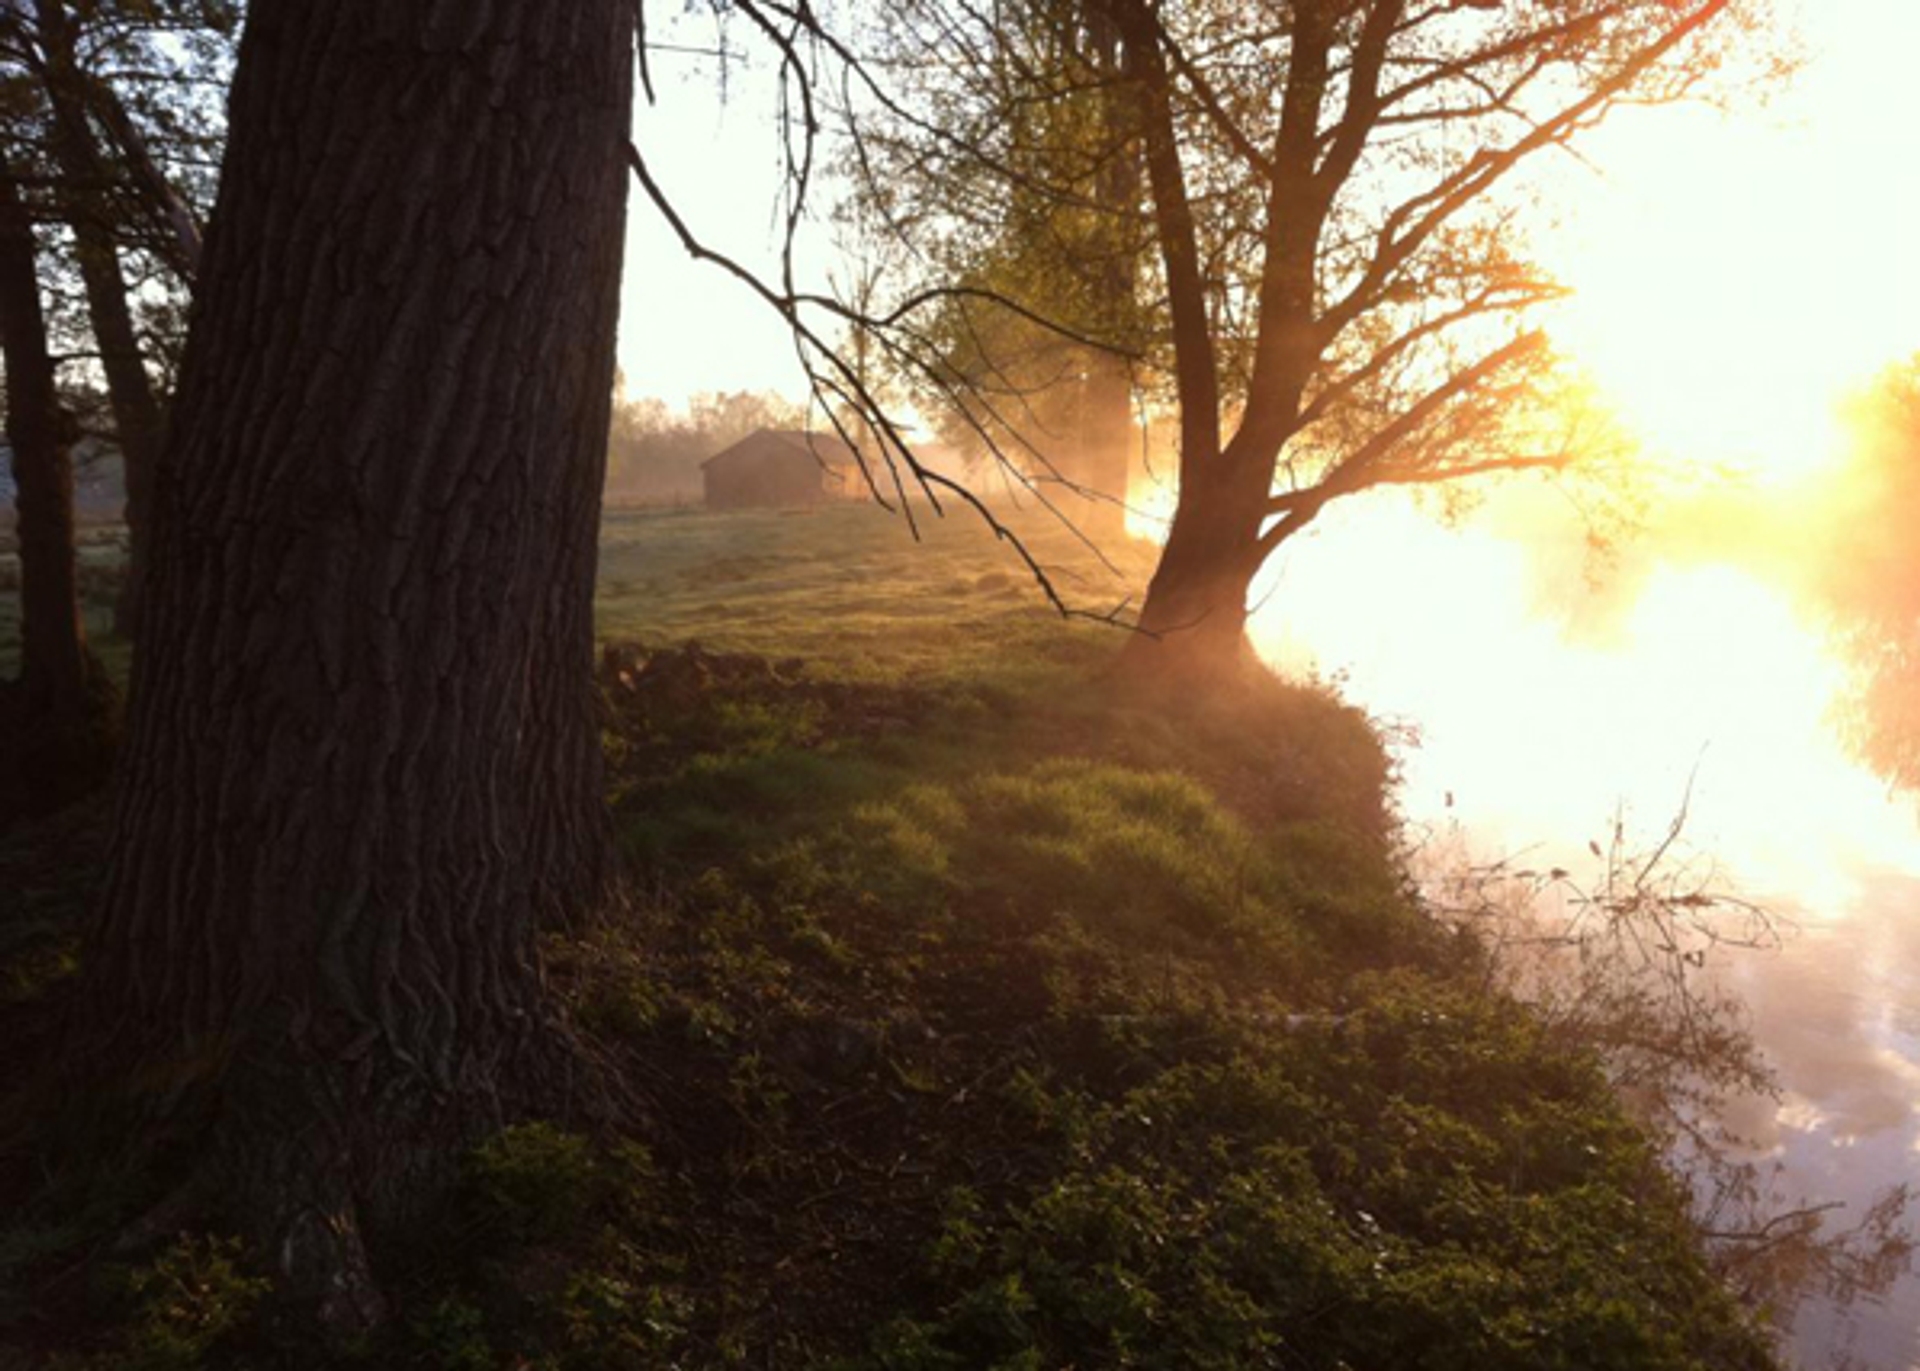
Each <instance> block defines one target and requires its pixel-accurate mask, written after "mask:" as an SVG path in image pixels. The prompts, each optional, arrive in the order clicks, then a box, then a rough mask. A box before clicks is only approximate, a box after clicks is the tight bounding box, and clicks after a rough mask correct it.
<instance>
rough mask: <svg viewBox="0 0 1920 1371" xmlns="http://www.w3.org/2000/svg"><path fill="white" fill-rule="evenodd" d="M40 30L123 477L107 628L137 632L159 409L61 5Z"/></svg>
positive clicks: (46, 12) (106, 172)
mask: <svg viewBox="0 0 1920 1371" xmlns="http://www.w3.org/2000/svg"><path fill="white" fill-rule="evenodd" d="M39 15H40V31H41V33H42V35H43V36H44V39H45V46H46V50H47V76H46V86H47V101H48V104H49V105H50V106H51V108H52V111H53V150H54V157H55V159H56V160H57V161H58V162H59V165H60V176H61V179H62V181H64V182H65V184H66V192H67V193H66V199H67V204H66V206H65V212H66V219H67V227H68V228H69V229H71V230H72V232H73V247H74V256H75V258H76V259H78V261H79V264H80V280H81V284H82V285H83V286H84V287H85V290H86V296H87V316H88V319H89V321H90V322H91V323H92V325H93V338H94V343H95V345H96V346H97V347H98V348H99V349H100V367H101V370H102V371H103V372H105V374H106V378H107V400H108V404H109V405H110V407H111V408H112V410H113V426H114V433H115V437H116V438H117V439H118V443H119V448H120V460H121V465H122V469H123V471H124V472H125V474H126V495H127V499H126V515H125V517H126V521H127V572H126V580H125V583H124V584H123V586H122V588H121V592H120V596H119V599H118V600H117V601H116V602H115V605H114V630H115V632H117V633H118V634H120V636H121V637H124V638H130V637H132V636H133V635H134V633H135V632H136V631H137V623H138V606H139V602H140V585H141V581H142V579H143V578H144V576H145V572H146V561H147V517H146V515H147V506H148V503H149V501H150V500H151V498H152V497H151V487H152V474H153V464H154V461H155V459H156V457H157V455H158V451H159V447H160V441H161V425H162V420H161V414H160V403H159V401H158V400H157V399H156V398H155V396H154V393H153V381H152V378H151V377H149V376H148V375H147V367H146V362H145V360H144V359H143V358H142V356H141V353H140V342H139V339H138V337H137V336H136V335H135V333H134V328H133V311H132V310H131V309H130V308H129V306H128V304H127V280H126V275H125V273H124V272H122V271H121V268H120V250H119V246H118V244H117V243H116V242H115V241H114V225H113V222H112V215H111V211H110V210H109V203H110V196H109V188H110V186H111V184H112V181H113V179H114V177H113V173H112V170H111V169H110V168H109V166H108V164H107V160H106V158H104V157H103V156H102V155H101V152H100V145H99V143H98V141H97V140H96V139H95V138H94V134H93V127H92V125H91V124H90V123H89V122H88V120H87V112H86V86H85V79H86V78H85V76H84V74H83V73H82V72H81V71H80V69H79V66H78V64H77V61H76V58H75V55H74V51H73V47H74V33H73V25H72V20H71V19H70V17H69V16H68V14H67V12H66V8H65V6H64V4H63V3H62V0H41V3H40V7H39Z"/></svg>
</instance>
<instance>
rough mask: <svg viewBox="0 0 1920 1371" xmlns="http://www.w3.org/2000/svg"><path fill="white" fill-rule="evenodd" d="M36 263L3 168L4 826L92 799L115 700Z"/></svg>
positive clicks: (0, 820) (0, 730)
mask: <svg viewBox="0 0 1920 1371" xmlns="http://www.w3.org/2000/svg"><path fill="white" fill-rule="evenodd" d="M35 263H36V259H35V251H34V242H33V227H32V223H31V220H30V219H29V217H28V214H27V209H26V206H25V205H24V204H23V203H22V201H21V199H20V195H19V190H18V187H17V186H16V185H15V183H14V179H13V175H12V172H11V171H10V170H9V169H8V168H6V167H5V166H3V165H0V355H4V357H5V360H6V369H7V440H8V442H9V443H10V444H11V445H12V447H13V476H14V482H15V487H16V493H15V513H16V516H17V517H16V521H15V533H16V537H17V540H18V544H19V550H20V678H19V680H18V681H16V682H13V683H11V684H10V685H8V686H6V687H5V688H4V698H0V744H4V748H3V749H0V751H4V754H5V757H6V761H5V764H4V767H3V768H0V824H4V823H6V822H8V821H9V820H11V819H12V818H14V817H17V816H19V815H23V814H42V813H46V812H48V811H50V810H53V809H57V808H58V807H60V806H61V805H63V804H65V803H68V802H69V801H71V800H74V799H78V798H79V797H80V796H82V795H85V794H87V793H89V792H90V791H92V790H94V789H95V788H97V787H98V786H99V785H100V784H101V783H102V782H103V781H104V780H105V779H106V775H107V771H108V769H109V768H110V767H111V765H112V761H113V740H112V692H111V690H110V688H109V687H108V685H107V683H106V681H105V679H104V678H103V677H102V675H101V673H100V671H99V669H98V667H97V666H96V665H95V663H94V661H93V659H92V658H91V657H90V656H89V655H88V653H87V640H86V631H85V628H84V626H83V624H82V622H81V618H80V588H79V578H78V564H77V558H76V555H75V545H74V526H73V458H72V455H71V453H70V451H69V444H70V441H71V435H70V433H69V431H68V430H69V428H70V427H71V425H70V421H69V420H68V418H67V416H66V414H65V413H64V412H63V411H62V410H61V408H60V397H59V392H58V390H57V388H56V385H55V378H54V366H53V358H52V356H51V354H50V352H49V350H48V348H47V330H46V319H45V317H44V315H43V314H42V313H41V309H40V281H39V273H38V271H37V269H36V264H35Z"/></svg>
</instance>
